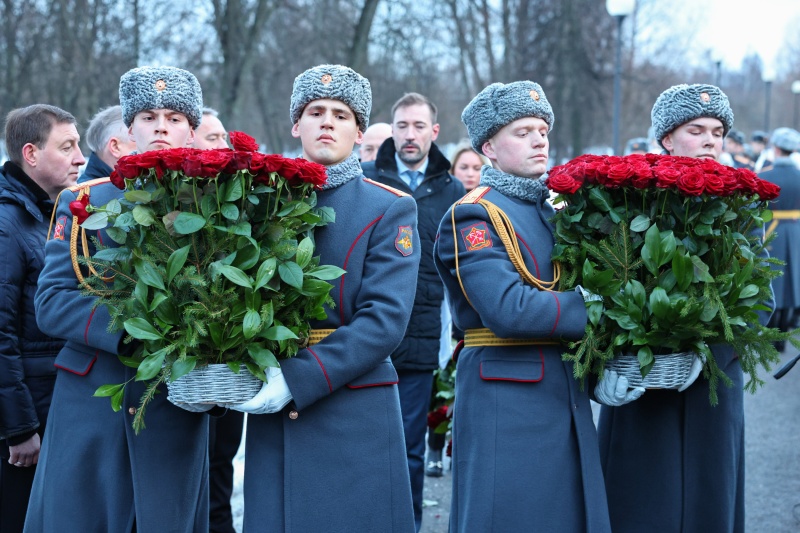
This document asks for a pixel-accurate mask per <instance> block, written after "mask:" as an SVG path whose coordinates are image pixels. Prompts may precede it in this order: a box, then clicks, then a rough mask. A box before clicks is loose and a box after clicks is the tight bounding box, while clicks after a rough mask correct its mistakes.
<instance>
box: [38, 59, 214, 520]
mask: <svg viewBox="0 0 800 533" xmlns="http://www.w3.org/2000/svg"><path fill="white" fill-rule="evenodd" d="M119 92H120V103H121V105H122V111H123V119H124V121H125V124H126V125H127V126H128V127H129V134H130V135H131V137H132V138H133V139H134V140H135V141H136V146H137V148H138V149H139V151H148V150H157V149H162V148H180V147H185V146H187V145H188V144H189V143H191V141H192V140H193V138H194V130H195V129H196V128H197V126H198V125H199V122H200V117H201V114H200V109H201V108H202V105H203V104H202V92H201V89H200V85H199V83H198V82H197V79H196V78H195V77H194V75H192V74H191V73H189V72H187V71H185V70H181V69H177V68H173V67H141V68H137V69H133V70H131V71H128V72H127V73H126V74H124V75H123V76H122V78H121V79H120V91H119ZM87 194H88V196H89V199H90V202H91V204H92V205H94V206H102V205H105V204H106V203H108V202H109V201H110V200H111V199H114V198H119V197H121V195H122V191H121V190H120V189H118V188H117V187H115V186H114V185H113V184H111V183H110V182H109V180H108V178H102V179H96V180H92V181H88V182H85V183H81V184H78V185H76V186H74V187H70V188H68V189H66V190H64V191H63V192H62V193H61V195H60V199H59V201H58V202H57V211H56V215H55V226H54V227H53V228H51V230H50V239H49V241H48V242H47V245H46V254H47V255H46V260H45V266H44V269H43V270H42V274H41V277H40V279H39V288H38V291H37V292H36V299H35V304H36V318H37V322H38V324H39V327H40V328H41V330H42V331H43V332H45V333H47V334H48V335H52V336H53V337H56V338H61V339H65V340H66V344H65V345H64V348H63V349H62V350H61V352H59V354H58V356H57V357H56V361H55V366H56V368H58V375H57V377H56V384H55V390H54V392H53V400H52V404H51V406H50V414H49V417H48V427H47V432H46V433H45V437H44V442H43V443H42V452H41V456H40V458H39V467H38V469H37V471H36V477H35V479H34V484H33V492H32V493H31V501H30V505H29V507H28V517H27V521H26V523H25V532H26V533H61V532H63V531H69V532H72V531H75V532H77V531H80V532H106V531H108V532H111V531H113V532H119V533H127V532H131V531H140V532H149V531H169V532H174V533H197V532H201V531H207V530H208V415H206V414H205V413H201V412H190V410H200V409H202V408H195V407H193V406H186V407H185V409H181V408H178V407H176V406H175V405H173V404H172V403H170V402H168V401H167V399H166V396H167V394H166V390H165V389H164V390H161V391H160V392H161V394H157V395H155V396H154V397H153V400H152V401H151V403H150V405H149V406H148V408H147V428H146V429H144V430H142V432H141V433H140V434H138V435H136V434H135V433H134V431H133V428H132V427H131V422H132V419H133V416H134V415H135V414H136V410H137V407H136V406H137V405H139V399H140V397H141V396H142V393H143V391H144V385H143V384H142V382H139V381H133V377H134V376H135V374H136V369H134V368H130V367H127V366H125V365H124V364H122V362H120V360H119V359H118V358H117V355H118V354H123V353H127V352H128V350H130V347H131V346H132V344H133V343H131V344H123V343H122V339H123V334H124V332H122V331H117V332H114V333H110V332H109V331H108V326H109V322H110V316H109V313H108V310H107V308H106V307H104V306H100V307H97V308H96V309H95V308H94V303H95V299H94V298H93V297H89V296H84V295H82V294H81V287H80V286H79V282H78V278H79V277H81V276H86V275H88V272H86V271H85V270H82V269H84V268H85V267H83V266H81V265H79V264H78V263H77V261H75V260H74V259H73V257H71V251H70V249H71V246H77V247H78V249H82V247H81V246H80V245H79V242H78V241H79V240H81V237H80V234H81V232H82V231H86V235H84V238H85V240H86V242H87V243H89V244H88V247H89V248H90V249H89V250H88V252H87V254H88V255H91V254H93V253H94V245H93V244H92V243H93V242H94V240H95V239H97V240H99V241H100V242H103V243H105V244H106V245H108V246H115V245H116V244H115V242H114V241H113V240H112V239H111V238H109V237H108V235H107V233H106V232H105V230H100V231H91V230H83V229H82V228H80V227H79V226H78V221H77V217H73V214H72V213H71V212H70V209H69V204H70V202H73V201H75V200H77V198H78V197H79V196H80V197H82V196H85V195H87ZM128 380H131V382H130V383H128V385H127V386H126V387H125V395H124V399H123V404H122V407H123V408H122V409H121V410H120V411H119V412H114V411H112V409H111V406H110V405H109V401H108V398H96V397H93V394H94V391H95V390H97V388H98V387H100V386H101V385H106V384H110V383H123V382H126V381H128Z"/></svg>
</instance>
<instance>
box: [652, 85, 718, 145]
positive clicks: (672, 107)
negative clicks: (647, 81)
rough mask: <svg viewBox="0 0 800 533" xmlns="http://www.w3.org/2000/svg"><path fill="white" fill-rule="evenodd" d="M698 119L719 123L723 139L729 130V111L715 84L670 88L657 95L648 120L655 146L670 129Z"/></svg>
mask: <svg viewBox="0 0 800 533" xmlns="http://www.w3.org/2000/svg"><path fill="white" fill-rule="evenodd" d="M700 117H710V118H716V119H718V120H719V121H720V122H722V126H723V128H724V134H723V136H726V135H728V132H729V131H730V130H731V128H733V110H732V109H731V104H730V102H728V97H727V96H726V95H725V93H724V92H722V90H720V88H719V87H716V86H715V85H706V84H700V83H698V84H694V85H686V84H685V83H684V84H682V85H674V86H672V87H670V88H669V89H667V90H666V91H664V92H663V93H661V94H660V95H659V97H658V98H657V99H656V103H655V104H653V110H652V111H651V112H650V118H651V120H652V121H653V132H654V134H655V138H656V140H657V141H658V144H659V145H661V147H662V148H664V145H663V144H661V140H662V139H663V138H664V137H665V136H666V135H667V134H668V133H670V132H671V131H672V130H674V129H675V128H677V127H678V126H681V125H683V124H686V123H687V122H689V121H690V120H694V119H696V118H700Z"/></svg>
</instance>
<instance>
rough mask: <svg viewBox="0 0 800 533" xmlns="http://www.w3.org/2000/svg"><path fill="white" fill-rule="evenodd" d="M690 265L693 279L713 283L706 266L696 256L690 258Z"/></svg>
mask: <svg viewBox="0 0 800 533" xmlns="http://www.w3.org/2000/svg"><path fill="white" fill-rule="evenodd" d="M692 265H694V279H696V280H697V281H705V282H706V283H714V278H713V277H711V274H709V273H708V265H707V264H705V263H704V262H703V260H702V259H700V258H699V257H697V256H696V255H693V256H692Z"/></svg>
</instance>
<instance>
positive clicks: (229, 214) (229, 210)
mask: <svg viewBox="0 0 800 533" xmlns="http://www.w3.org/2000/svg"><path fill="white" fill-rule="evenodd" d="M220 212H221V213H222V216H224V217H225V218H227V219H228V220H236V219H238V218H239V208H238V207H237V206H236V204H222V208H221V209H220Z"/></svg>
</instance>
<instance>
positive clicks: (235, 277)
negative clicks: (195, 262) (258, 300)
mask: <svg viewBox="0 0 800 533" xmlns="http://www.w3.org/2000/svg"><path fill="white" fill-rule="evenodd" d="M219 271H220V273H221V274H222V275H223V276H225V277H226V278H227V279H228V280H230V281H232V282H233V283H235V284H237V285H240V286H242V287H245V288H248V289H252V288H253V282H252V281H250V277H249V276H248V275H247V274H245V273H244V272H243V271H242V270H240V269H238V268H236V267H234V266H230V265H221V266H220V267H219Z"/></svg>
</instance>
